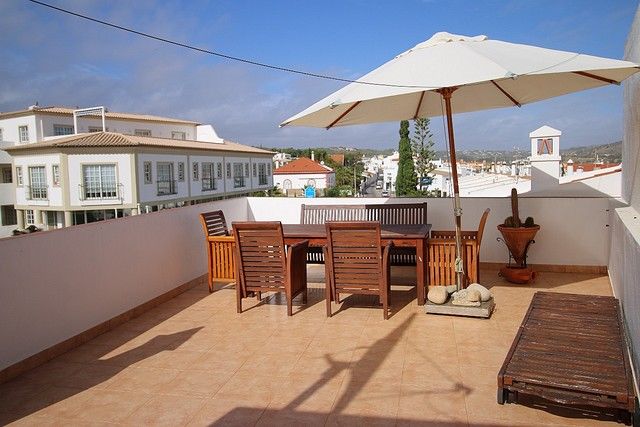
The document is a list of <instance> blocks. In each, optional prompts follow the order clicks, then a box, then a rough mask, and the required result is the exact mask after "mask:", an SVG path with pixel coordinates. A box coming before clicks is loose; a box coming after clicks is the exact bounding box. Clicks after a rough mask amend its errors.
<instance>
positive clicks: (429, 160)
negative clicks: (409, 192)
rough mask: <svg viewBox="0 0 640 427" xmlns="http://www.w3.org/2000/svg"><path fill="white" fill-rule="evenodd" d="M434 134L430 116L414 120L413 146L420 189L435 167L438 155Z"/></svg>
mask: <svg viewBox="0 0 640 427" xmlns="http://www.w3.org/2000/svg"><path fill="white" fill-rule="evenodd" d="M432 136H433V134H432V133H431V131H430V130H429V119H428V118H421V117H419V118H417V119H415V120H414V121H413V137H412V138H411V148H412V149H413V155H414V157H415V170H416V174H417V175H418V183H419V188H420V189H422V182H423V180H424V178H426V177H428V176H429V173H431V172H432V171H433V170H434V169H435V166H434V164H433V160H434V159H435V157H436V152H435V150H434V149H433V146H434V144H435V143H434V142H433V140H432V139H431V137H432Z"/></svg>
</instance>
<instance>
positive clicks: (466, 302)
mask: <svg viewBox="0 0 640 427" xmlns="http://www.w3.org/2000/svg"><path fill="white" fill-rule="evenodd" d="M469 293H470V292H469V290H468V289H462V290H459V291H457V292H454V293H453V295H451V296H452V297H453V300H452V301H451V304H453V305H462V306H466V307H480V301H479V299H480V295H479V293H478V292H477V291H473V292H472V293H471V295H469ZM470 296H471V297H472V298H476V301H471V299H470V298H469V297H470Z"/></svg>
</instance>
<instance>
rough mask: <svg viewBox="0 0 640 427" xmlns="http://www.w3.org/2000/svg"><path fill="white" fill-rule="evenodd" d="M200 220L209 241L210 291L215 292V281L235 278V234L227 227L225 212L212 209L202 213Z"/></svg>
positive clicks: (206, 240) (207, 241)
mask: <svg viewBox="0 0 640 427" xmlns="http://www.w3.org/2000/svg"><path fill="white" fill-rule="evenodd" d="M200 222H201V223H202V228H203V229H204V234H205V242H206V243H207V259H208V264H209V270H208V279H209V280H208V282H209V292H213V281H214V280H215V279H219V280H234V279H235V271H236V266H235V263H234V260H233V248H234V246H235V244H234V239H233V236H231V235H230V233H229V230H228V229H227V222H226V220H225V219H224V212H222V211H212V212H204V213H201V214H200Z"/></svg>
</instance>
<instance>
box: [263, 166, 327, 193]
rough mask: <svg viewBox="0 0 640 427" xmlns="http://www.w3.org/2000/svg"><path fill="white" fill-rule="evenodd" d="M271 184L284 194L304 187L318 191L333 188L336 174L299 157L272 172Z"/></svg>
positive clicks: (325, 167)
mask: <svg viewBox="0 0 640 427" xmlns="http://www.w3.org/2000/svg"><path fill="white" fill-rule="evenodd" d="M273 183H274V185H275V186H277V187H279V188H281V189H282V190H283V191H284V192H285V193H287V194H288V193H295V192H296V191H299V190H302V189H303V188H305V187H306V186H311V187H314V188H316V189H318V190H321V189H325V188H331V187H335V185H336V173H335V172H334V171H333V169H331V168H330V167H328V166H325V165H323V164H320V163H318V162H316V161H314V160H311V159H308V158H306V157H300V158H299V159H296V160H293V161H291V162H290V163H288V164H286V165H284V166H282V167H280V168H278V169H276V170H274V171H273Z"/></svg>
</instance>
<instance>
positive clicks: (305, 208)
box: [300, 202, 427, 224]
mask: <svg viewBox="0 0 640 427" xmlns="http://www.w3.org/2000/svg"><path fill="white" fill-rule="evenodd" d="M326 221H379V222H380V223H381V224H426V223H427V202H422V203H394V204H387V205H305V204H303V205H302V206H301V212H300V223H301V224H324V223H325V222H326Z"/></svg>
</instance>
